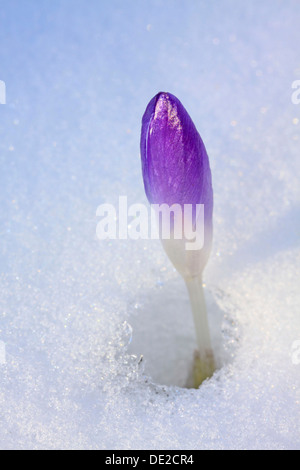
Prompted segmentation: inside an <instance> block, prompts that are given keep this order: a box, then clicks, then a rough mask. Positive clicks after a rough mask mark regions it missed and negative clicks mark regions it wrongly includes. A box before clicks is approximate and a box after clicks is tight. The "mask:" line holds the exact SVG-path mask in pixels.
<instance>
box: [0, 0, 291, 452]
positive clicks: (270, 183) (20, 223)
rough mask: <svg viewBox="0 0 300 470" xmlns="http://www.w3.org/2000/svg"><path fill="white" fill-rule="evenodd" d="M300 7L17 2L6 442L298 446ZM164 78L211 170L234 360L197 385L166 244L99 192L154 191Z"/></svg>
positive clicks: (0, 294) (3, 193) (220, 291)
mask: <svg viewBox="0 0 300 470" xmlns="http://www.w3.org/2000/svg"><path fill="white" fill-rule="evenodd" d="M299 18H300V4H299V2H297V1H293V0H287V1H285V2H284V3H283V2H281V1H279V0H275V1H272V2H271V1H269V0H260V1H257V0H254V1H252V2H247V3H246V2H240V1H238V0H224V1H221V0H219V1H215V2H205V1H195V2H181V1H179V0H163V1H162V0H151V1H146V0H139V1H134V0H127V1H126V2H124V1H121V0H113V1H108V0H107V1H106V0H105V1H102V2H99V1H96V0H91V1H89V2H84V1H82V0H80V1H79V0H72V1H71V0H54V1H51V2H49V1H47V0H39V2H38V5H37V2H35V1H33V0H32V1H25V0H19V1H16V0H12V1H11V0H10V1H9V2H8V0H6V1H4V0H2V2H1V8H0V25H1V26H0V44H1V49H0V64H1V66H0V80H1V81H3V82H5V85H6V104H0V135H1V138H0V162H1V173H0V184H1V190H0V202H1V214H0V236H1V245H0V318H1V323H0V351H1V357H0V376H1V381H0V414H1V422H0V447H1V448H2V449H79V448H80V449H108V448H109V449H299V448H300V412H299V405H300V353H299V340H300V317H299V305H300V290H299V265H300V246H299V234H300V223H299V205H300V191H299V182H298V181H299V171H300V159H299V141H300V105H296V104H293V102H292V100H291V96H292V93H293V91H294V90H293V89H292V83H293V82H294V81H295V80H298V79H299V78H300V63H299V53H298V50H297V45H298V44H299V43H300V30H299ZM161 90H163V91H169V92H171V93H174V94H175V95H176V96H177V97H178V98H179V99H180V100H181V101H182V103H183V104H184V106H185V107H186V108H187V110H188V111H189V113H190V115H191V116H192V118H193V120H194V122H195V124H196V126H197V128H198V130H199V132H200V133H201V136H202V138H203V140H204V142H205V144H206V147H207V151H208V154H209V157H210V162H211V167H212V175H213V186H214V194H215V209H214V246H213V252H212V254H211V257H210V260H209V263H208V265H207V268H206V270H205V276H204V281H205V285H206V287H205V295H206V299H207V306H208V312H209V322H210V325H211V331H212V336H213V344H214V349H215V352H216V356H217V361H218V371H217V372H216V373H215V375H214V376H213V377H212V378H211V379H210V380H208V381H206V382H205V383H204V384H203V385H202V386H201V387H200V388H199V389H198V390H195V389H192V388H187V387H186V386H185V385H186V380H187V376H188V373H189V368H190V366H191V358H192V354H193V350H194V348H195V334H194V331H193V323H192V314H191V311H190V306H189V301H188V296H187V292H186V289H185V286H184V282H183V280H182V279H181V278H180V276H179V275H178V274H177V273H176V272H175V271H174V269H173V267H172V266H171V264H170V262H169V260H168V259H167V257H166V255H165V253H164V252H163V249H162V247H161V244H160V242H159V241H155V240H154V241H153V240H137V241H134V240H106V241H99V240H98V239H97V238H96V226H97V222H98V219H97V217H96V210H97V207H98V206H99V205H100V204H102V203H104V202H106V203H111V204H116V205H117V203H118V197H119V196H122V195H127V196H128V201H129V203H130V204H132V203H145V204H147V201H146V197H145V194H144V189H143V184H142V176H141V168H140V159H139V133H140V124H141V122H140V121H141V117H142V114H143V112H144V109H145V107H146V105H147V103H148V101H149V100H150V99H151V98H152V97H153V96H154V95H155V94H156V93H157V92H158V91H161ZM141 356H142V357H141Z"/></svg>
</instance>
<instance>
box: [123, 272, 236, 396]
mask: <svg viewBox="0 0 300 470" xmlns="http://www.w3.org/2000/svg"><path fill="white" fill-rule="evenodd" d="M223 296H224V294H222V293H221V292H220V291H218V292H217V293H213V292H212V291H210V290H209V289H208V288H205V298H206V305H207V311H208V321H209V325H210V332H211V339H212V345H213V349H214V353H215V358H216V362H217V368H218V369H220V368H221V367H222V366H223V365H225V364H227V363H228V362H230V360H231V359H232V357H234V354H235V349H236V346H237V336H238V334H237V327H236V323H235V322H234V321H233V320H232V318H231V316H230V315H228V313H226V312H225V311H223V310H222V309H221V307H220V306H219V305H218V303H217V300H218V299H219V300H220V299H221V300H222V297H223ZM219 303H220V304H222V302H219ZM226 303H228V299H227V302H226ZM129 314H130V317H129V323H130V325H131V327H132V330H133V334H132V341H131V344H130V346H129V349H128V352H129V353H130V354H135V355H137V356H138V357H140V356H141V355H142V356H143V360H144V372H145V374H146V375H147V376H149V377H150V378H151V379H152V381H153V382H155V383H157V384H159V385H168V386H171V385H175V386H179V387H188V386H189V385H188V384H189V383H190V378H191V371H192V365H193V355H194V351H195V349H196V348H197V345H196V336H195V330H194V323H193V316H192V311H191V307H190V302H189V298H188V293H187V291H186V287H185V284H184V282H183V280H182V279H181V278H178V279H175V280H172V281H168V282H167V283H165V284H164V285H162V286H159V287H157V288H153V290H151V291H148V292H146V293H144V295H143V297H142V298H140V299H139V300H138V301H135V302H134V303H133V304H131V305H130V307H129Z"/></svg>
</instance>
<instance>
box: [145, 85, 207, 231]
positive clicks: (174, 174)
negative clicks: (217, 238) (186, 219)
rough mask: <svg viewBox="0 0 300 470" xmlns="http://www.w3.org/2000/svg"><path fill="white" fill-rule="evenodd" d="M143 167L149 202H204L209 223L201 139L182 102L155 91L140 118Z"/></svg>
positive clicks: (205, 174) (169, 203)
mask: <svg viewBox="0 0 300 470" xmlns="http://www.w3.org/2000/svg"><path fill="white" fill-rule="evenodd" d="M141 157H142V171H143V178H144V186H145V191H146V195H147V197H148V200H149V202H150V203H151V204H168V205H169V206H171V205H173V204H176V203H177V204H180V205H181V206H183V205H184V204H193V205H195V204H204V213H205V222H206V225H207V224H209V225H211V219H212V209H213V191H212V183H211V172H210V166H209V160H208V156H207V153H206V149H205V146H204V144H203V141H202V139H201V137H200V135H199V133H198V132H197V129H196V127H195V125H194V123H193V121H192V120H191V118H190V116H189V114H188V113H187V111H186V110H185V108H184V107H183V105H182V104H181V102H180V101H179V100H178V99H177V98H176V97H175V96H174V95H172V94H170V93H163V92H161V93H158V94H157V95H156V96H155V97H154V98H153V99H152V100H151V101H150V103H149V104H148V106H147V109H146V111H145V114H144V116H143V120H142V133H141Z"/></svg>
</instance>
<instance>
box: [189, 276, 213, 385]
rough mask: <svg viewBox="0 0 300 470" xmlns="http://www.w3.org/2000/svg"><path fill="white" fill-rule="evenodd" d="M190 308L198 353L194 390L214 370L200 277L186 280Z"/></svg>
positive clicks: (195, 363) (195, 360) (196, 354)
mask: <svg viewBox="0 0 300 470" xmlns="http://www.w3.org/2000/svg"><path fill="white" fill-rule="evenodd" d="M185 283H186V286H187V289H188V293H189V297H190V302H191V307H192V311H193V316H194V323H195V329H196V336H197V343H198V351H196V353H195V358H194V386H195V387H196V388H198V387H199V385H200V384H201V383H202V382H203V381H204V380H205V379H207V378H208V377H211V376H212V375H213V373H214V371H215V369H216V367H215V360H214V354H213V350H212V347H211V340H210V333H209V326H208V320H207V312H206V304H205V298H204V291H203V285H202V278H201V276H198V277H191V278H186V279H185Z"/></svg>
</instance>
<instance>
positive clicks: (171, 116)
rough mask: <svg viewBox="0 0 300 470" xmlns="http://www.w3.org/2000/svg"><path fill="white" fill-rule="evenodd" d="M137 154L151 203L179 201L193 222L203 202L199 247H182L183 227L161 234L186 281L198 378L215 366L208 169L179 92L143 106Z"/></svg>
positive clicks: (199, 140)
mask: <svg viewBox="0 0 300 470" xmlns="http://www.w3.org/2000/svg"><path fill="white" fill-rule="evenodd" d="M141 159H142V172H143V179H144V187H145V192H146V195H147V198H148V200H149V202H150V203H151V204H152V205H162V204H166V205H168V206H169V207H171V206H173V205H179V207H181V208H182V209H183V211H182V213H183V217H184V218H185V220H184V219H182V223H184V221H185V222H186V219H187V218H189V219H190V220H189V222H190V223H191V225H192V226H193V227H196V226H197V221H198V215H197V214H198V212H197V211H196V208H197V207H198V206H197V205H200V204H202V205H203V207H204V217H203V219H202V226H201V227H200V229H201V230H202V231H203V234H204V238H203V244H202V245H201V247H200V248H199V249H196V250H187V249H186V243H185V242H186V239H185V237H184V233H183V236H182V239H174V237H172V236H171V237H170V239H168V240H167V239H162V243H163V246H164V248H165V250H166V252H167V254H168V256H169V258H170V260H171V261H172V263H173V264H174V266H175V267H176V268H177V270H178V271H179V272H180V273H181V275H182V276H183V278H184V279H185V281H186V284H187V287H188V291H189V295H190V300H191V304H192V310H193V313H194V318H195V325H196V332H197V338H198V348H199V351H198V361H196V362H195V369H199V367H200V369H201V370H200V373H198V375H199V374H200V375H201V378H200V379H199V380H197V379H195V381H196V382H197V381H198V382H201V381H202V380H203V379H204V378H206V377H207V376H209V375H211V374H212V372H213V369H214V365H213V362H214V361H213V355H212V349H211V345H210V337H209V330H208V323H207V316H206V310H205V302H204V296H203V289H202V272H203V269H204V267H205V265H206V263H207V260H208V257H209V254H210V250H211V244H212V212H213V191H212V181H211V171H210V166H209V160H208V156H207V152H206V149H205V146H204V143H203V141H202V139H201V137H200V135H199V133H198V131H197V129H196V127H195V125H194V123H193V121H192V119H191V118H190V116H189V114H188V112H187V111H186V109H185V108H184V107H183V105H182V104H181V102H180V101H179V100H178V98H176V97H175V96H174V95H172V94H170V93H164V92H160V93H158V94H157V95H156V96H155V97H154V98H153V99H152V100H151V101H150V103H149V104H148V106H147V108H146V111H145V113H144V116H143V119H142V131H141ZM186 205H191V207H192V211H190V212H189V213H188V214H186V212H185V211H184V208H185V207H186ZM203 225H204V227H203ZM172 227H173V228H174V225H172ZM197 230H199V228H197ZM208 363H209V364H210V365H208ZM205 376H206V377H205Z"/></svg>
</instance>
